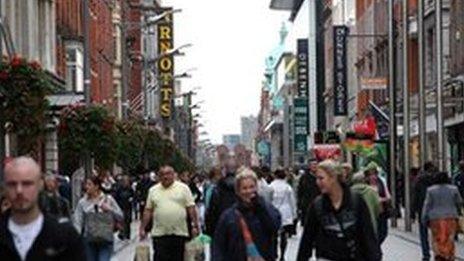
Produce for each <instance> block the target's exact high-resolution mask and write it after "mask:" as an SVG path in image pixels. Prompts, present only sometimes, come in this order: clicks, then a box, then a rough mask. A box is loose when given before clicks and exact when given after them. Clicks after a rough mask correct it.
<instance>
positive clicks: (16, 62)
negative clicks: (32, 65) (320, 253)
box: [10, 56, 23, 68]
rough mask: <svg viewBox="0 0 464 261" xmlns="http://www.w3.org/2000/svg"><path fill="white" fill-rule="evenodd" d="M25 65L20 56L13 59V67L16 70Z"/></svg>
mask: <svg viewBox="0 0 464 261" xmlns="http://www.w3.org/2000/svg"><path fill="white" fill-rule="evenodd" d="M22 63H23V61H22V59H21V58H20V57H19V56H15V57H13V59H11V63H10V64H11V67H13V68H15V67H19V66H21V64H22Z"/></svg>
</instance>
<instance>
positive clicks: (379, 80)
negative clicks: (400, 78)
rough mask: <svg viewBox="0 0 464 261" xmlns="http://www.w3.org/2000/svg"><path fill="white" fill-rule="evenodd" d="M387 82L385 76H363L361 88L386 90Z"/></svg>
mask: <svg viewBox="0 0 464 261" xmlns="http://www.w3.org/2000/svg"><path fill="white" fill-rule="evenodd" d="M387 82H388V81H387V78H385V77H375V78H366V77H363V78H361V90H386V89H387Z"/></svg>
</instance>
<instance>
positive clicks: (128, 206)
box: [114, 185, 135, 213]
mask: <svg viewBox="0 0 464 261" xmlns="http://www.w3.org/2000/svg"><path fill="white" fill-rule="evenodd" d="M134 197H135V195H134V191H133V190H132V188H131V187H124V186H122V185H121V186H119V187H118V188H117V189H116V193H115V195H114V199H115V200H116V202H117V203H118V205H119V206H120V207H121V210H122V211H123V212H124V213H130V212H131V211H132V201H133V200H134Z"/></svg>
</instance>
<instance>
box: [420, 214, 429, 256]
mask: <svg viewBox="0 0 464 261" xmlns="http://www.w3.org/2000/svg"><path fill="white" fill-rule="evenodd" d="M419 235H420V241H421V248H422V260H424V261H426V260H427V261H428V260H430V245H429V230H428V227H427V224H424V223H422V221H419Z"/></svg>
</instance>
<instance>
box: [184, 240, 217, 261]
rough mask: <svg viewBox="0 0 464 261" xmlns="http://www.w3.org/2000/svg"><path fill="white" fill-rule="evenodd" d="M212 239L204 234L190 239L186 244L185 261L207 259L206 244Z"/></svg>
mask: <svg viewBox="0 0 464 261" xmlns="http://www.w3.org/2000/svg"><path fill="white" fill-rule="evenodd" d="M210 242H211V239H210V238H209V237H208V236H206V235H203V234H200V235H199V236H197V237H196V238H194V239H192V240H190V241H188V242H187V244H185V254H184V260H185V261H203V260H205V245H206V244H209V243H210Z"/></svg>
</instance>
